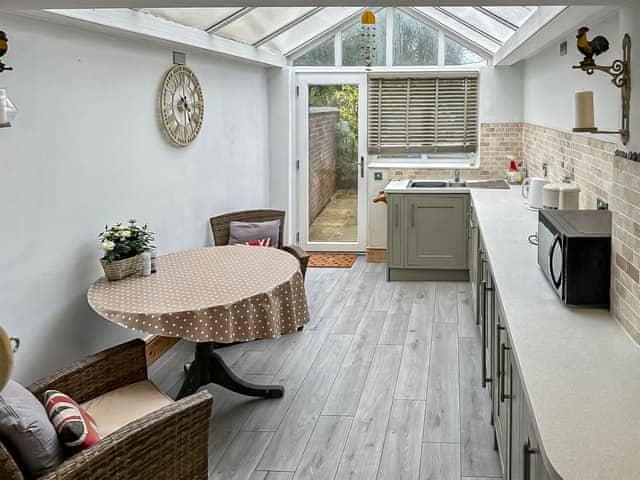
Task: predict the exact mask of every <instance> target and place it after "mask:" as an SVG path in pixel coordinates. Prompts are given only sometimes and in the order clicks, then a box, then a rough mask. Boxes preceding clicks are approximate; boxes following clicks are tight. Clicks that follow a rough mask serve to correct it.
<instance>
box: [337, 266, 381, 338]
mask: <svg viewBox="0 0 640 480" xmlns="http://www.w3.org/2000/svg"><path fill="white" fill-rule="evenodd" d="M379 276H380V274H379V273H377V272H364V273H363V274H362V275H361V276H360V277H359V278H358V283H357V285H356V286H355V288H354V289H353V292H351V295H350V296H349V298H348V300H347V302H346V304H345V306H344V308H343V309H342V311H341V312H340V316H339V317H338V320H337V321H336V323H335V325H334V326H333V330H332V333H335V334H347V335H353V334H354V333H355V332H356V330H357V329H358V324H359V323H360V320H361V319H362V315H363V314H364V312H365V310H366V308H367V304H368V303H369V299H370V298H371V295H372V293H373V290H374V288H375V286H376V283H377V282H378V278H379Z"/></svg>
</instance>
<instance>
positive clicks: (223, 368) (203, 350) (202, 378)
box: [176, 342, 284, 400]
mask: <svg viewBox="0 0 640 480" xmlns="http://www.w3.org/2000/svg"><path fill="white" fill-rule="evenodd" d="M215 345H216V344H215V343H214V342H205V343H197V344H196V354H195V358H194V360H193V362H192V363H191V364H190V365H189V368H188V370H187V372H186V378H185V380H184V383H183V384H182V388H180V393H178V396H177V398H176V400H179V399H181V398H183V397H186V396H188V395H191V394H192V393H195V392H196V391H197V390H198V389H199V388H200V387H202V386H204V385H209V384H210V383H215V384H217V385H221V386H223V387H224V388H228V389H229V390H232V391H234V392H237V393H240V394H242V395H247V396H249V397H264V398H280V397H282V396H283V395H284V387H283V386H281V385H256V384H253V383H249V382H245V381H244V380H242V379H241V378H239V377H238V376H237V375H236V374H235V373H233V372H232V371H231V369H230V368H229V366H228V365H227V364H226V363H225V361H224V360H223V358H222V357H221V356H220V355H219V354H218V353H217V352H216V351H215Z"/></svg>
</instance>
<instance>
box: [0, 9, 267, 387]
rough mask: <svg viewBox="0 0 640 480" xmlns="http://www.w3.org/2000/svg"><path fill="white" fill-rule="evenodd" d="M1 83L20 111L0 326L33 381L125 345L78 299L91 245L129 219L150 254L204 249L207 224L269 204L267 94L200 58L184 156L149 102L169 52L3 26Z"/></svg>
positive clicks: (244, 74)
mask: <svg viewBox="0 0 640 480" xmlns="http://www.w3.org/2000/svg"><path fill="white" fill-rule="evenodd" d="M2 29H3V30H5V31H6V32H7V33H8V35H9V38H10V48H11V50H10V53H9V54H8V55H7V56H6V57H5V58H4V59H3V60H5V63H8V64H10V65H12V66H13V67H15V71H14V72H9V73H4V74H2V75H0V82H1V83H0V84H2V85H4V86H7V87H8V89H9V94H10V96H11V97H12V98H13V100H14V101H15V103H16V104H17V106H18V107H19V109H20V114H19V117H18V119H17V120H16V122H15V126H14V127H13V128H10V129H0V172H1V173H0V217H1V219H2V225H3V227H2V235H1V237H2V246H1V248H0V312H1V313H0V324H1V325H2V326H3V327H4V328H6V329H7V330H8V332H9V333H10V334H11V335H14V336H19V337H21V339H22V347H21V350H20V353H19V355H18V358H17V361H16V370H15V372H14V373H15V376H16V377H17V378H18V379H19V380H22V381H30V380H32V379H34V378H37V377H39V376H41V375H44V374H47V373H51V372H52V371H53V370H54V369H55V368H57V367H59V366H61V365H64V364H67V363H69V362H70V361H72V360H75V359H78V358H79V357H80V356H82V355H84V354H87V353H90V352H95V351H97V350H99V349H101V348H103V347H106V346H108V345H112V344H115V343H117V342H119V341H121V340H122V339H124V338H126V337H127V334H130V333H131V332H126V331H125V330H123V329H122V328H120V327H117V326H114V325H111V324H110V323H109V322H107V321H105V320H102V319H101V318H99V317H98V316H97V315H95V314H93V313H92V312H91V311H90V310H89V308H88V306H87V302H86V299H85V295H86V289H87V287H88V285H89V284H90V283H91V282H92V281H93V280H94V279H96V278H97V277H98V276H99V275H100V274H101V271H100V267H99V264H98V258H99V254H100V252H99V249H98V238H97V235H98V233H99V231H100V229H101V227H102V226H104V225H105V224H106V223H112V222H116V221H126V220H127V219H128V218H130V217H135V218H137V219H138V220H140V221H145V222H149V224H150V225H151V226H152V228H153V230H154V231H155V232H157V242H156V243H157V245H158V247H159V250H160V253H164V252H169V251H174V250H179V249H184V248H189V247H197V246H203V245H207V244H210V243H211V239H210V233H209V230H208V218H209V217H210V216H211V215H213V214H218V213H222V212H225V211H229V210H233V209H242V208H251V207H264V206H266V205H267V204H268V196H269V194H268V146H267V145H268V138H267V135H268V132H267V120H268V118H267V116H268V113H267V111H268V104H267V86H266V84H267V81H266V72H265V70H264V69H263V68H261V67H256V66H251V65H248V64H240V63H233V62H230V61H228V60H224V59H220V58H218V57H213V56H204V55H202V54H199V53H197V52H187V53H188V60H187V63H188V65H189V66H190V67H191V68H192V69H193V70H194V71H195V73H196V74H197V75H198V77H199V78H200V81H201V83H202V86H203V89H204V93H205V101H206V105H205V120H204V125H203V128H202V131H201V133H200V136H199V137H198V139H197V140H196V141H195V143H194V144H192V145H191V146H189V147H187V148H183V149H178V148H174V147H172V146H170V145H169V144H168V142H167V141H166V140H165V138H164V137H163V135H162V133H161V130H160V128H159V125H158V120H157V110H156V95H157V91H158V85H159V82H160V80H161V77H162V75H163V73H164V72H165V71H166V70H167V69H168V68H169V67H171V63H172V57H171V50H172V49H171V47H165V46H160V45H159V44H155V43H151V42H147V41H143V40H140V41H136V40H131V39H121V38H117V37H111V36H107V35H104V34H101V33H95V32H91V31H88V30H86V31H85V30H81V29H76V28H72V27H63V26H60V25H54V24H48V23H43V22H38V21H33V20H28V19H23V18H20V17H12V16H8V15H3V18H2Z"/></svg>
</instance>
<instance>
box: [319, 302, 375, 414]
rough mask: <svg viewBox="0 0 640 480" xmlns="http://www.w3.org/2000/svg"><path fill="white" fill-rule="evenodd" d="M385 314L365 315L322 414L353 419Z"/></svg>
mask: <svg viewBox="0 0 640 480" xmlns="http://www.w3.org/2000/svg"><path fill="white" fill-rule="evenodd" d="M385 316H386V315H385V312H365V313H364V314H363V317H362V321H361V322H360V326H359V327H358V331H357V332H356V334H355V335H354V338H353V341H352V342H351V346H350V347H349V351H348V352H347V355H346V357H345V359H344V362H343V363H342V366H341V367H340V371H339V372H338V376H337V378H336V381H335V382H334V384H333V387H332V388H331V392H330V393H329V397H328V398H327V402H326V404H325V406H324V410H323V411H322V414H323V415H350V416H353V415H354V413H355V411H356V408H357V407H358V402H359V401H360V395H361V393H362V389H363V388H364V385H365V382H366V380H367V374H368V373H369V367H370V366H371V361H372V360H373V355H374V353H375V350H376V344H377V343H378V338H379V337H380V331H381V330H382V325H383V324H384V320H385Z"/></svg>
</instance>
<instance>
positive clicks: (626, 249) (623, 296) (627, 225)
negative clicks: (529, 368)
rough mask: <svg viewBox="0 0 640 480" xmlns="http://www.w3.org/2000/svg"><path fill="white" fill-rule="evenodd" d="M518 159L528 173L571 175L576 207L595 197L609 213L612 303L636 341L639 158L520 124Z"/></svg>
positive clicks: (639, 328) (639, 318)
mask: <svg viewBox="0 0 640 480" xmlns="http://www.w3.org/2000/svg"><path fill="white" fill-rule="evenodd" d="M522 146H523V159H524V162H525V165H526V166H527V168H528V169H529V174H530V175H531V176H541V175H542V164H543V163H547V164H548V167H549V177H550V178H551V179H552V180H553V181H560V180H561V179H562V178H563V177H564V176H566V175H570V174H573V175H574V177H575V181H576V183H578V185H580V188H581V189H582V192H581V194H580V208H596V202H597V199H598V198H602V199H603V200H605V201H606V202H608V203H609V208H610V209H611V211H612V212H613V245H612V247H613V257H614V260H613V261H612V268H611V270H612V272H611V277H612V278H611V308H612V311H613V314H614V315H615V317H616V318H617V319H618V320H619V321H620V323H621V324H622V325H623V326H624V328H625V329H626V330H627V331H628V332H629V334H630V335H631V336H632V337H633V338H634V339H635V340H636V342H638V343H640V163H637V162H632V161H630V160H626V159H623V158H619V157H616V156H615V150H616V145H615V144H614V143H611V142H606V141H603V140H600V139H597V138H593V137H589V136H585V135H579V134H574V133H568V132H562V131H559V130H553V129H549V128H544V127H539V126H536V125H531V124H524V125H523V128H522Z"/></svg>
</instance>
